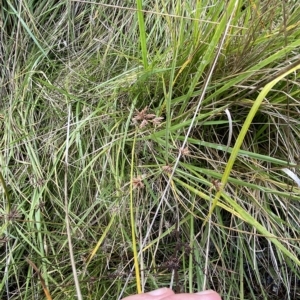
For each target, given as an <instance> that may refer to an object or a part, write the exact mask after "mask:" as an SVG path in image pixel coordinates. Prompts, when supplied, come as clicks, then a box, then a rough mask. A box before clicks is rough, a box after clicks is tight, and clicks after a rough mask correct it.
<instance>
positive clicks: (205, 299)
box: [159, 290, 222, 300]
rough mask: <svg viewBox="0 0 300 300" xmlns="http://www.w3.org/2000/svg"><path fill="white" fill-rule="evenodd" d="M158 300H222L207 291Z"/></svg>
mask: <svg viewBox="0 0 300 300" xmlns="http://www.w3.org/2000/svg"><path fill="white" fill-rule="evenodd" d="M159 299H160V300H222V299H221V297H220V295H219V294H218V293H216V292H215V291H212V290H208V291H203V292H199V293H196V294H175V295H170V296H166V297H163V298H159Z"/></svg>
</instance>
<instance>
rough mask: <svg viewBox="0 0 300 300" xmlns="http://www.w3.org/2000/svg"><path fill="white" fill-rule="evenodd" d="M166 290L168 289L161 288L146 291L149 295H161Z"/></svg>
mask: <svg viewBox="0 0 300 300" xmlns="http://www.w3.org/2000/svg"><path fill="white" fill-rule="evenodd" d="M167 290H168V289H167V288H161V289H158V290H154V291H151V292H148V294H149V295H151V296H161V295H163V294H165V293H166V291H167Z"/></svg>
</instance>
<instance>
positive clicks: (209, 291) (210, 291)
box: [196, 290, 215, 295]
mask: <svg viewBox="0 0 300 300" xmlns="http://www.w3.org/2000/svg"><path fill="white" fill-rule="evenodd" d="M214 293H215V292H214V291H213V290H207V291H203V292H199V293H196V294H197V295H209V294H214Z"/></svg>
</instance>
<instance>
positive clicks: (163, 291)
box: [122, 288, 174, 300]
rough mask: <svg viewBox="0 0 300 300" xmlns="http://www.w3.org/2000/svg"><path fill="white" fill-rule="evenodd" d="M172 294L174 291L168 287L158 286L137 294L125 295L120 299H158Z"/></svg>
mask: <svg viewBox="0 0 300 300" xmlns="http://www.w3.org/2000/svg"><path fill="white" fill-rule="evenodd" d="M172 295H174V292H173V291H172V290H171V289H168V288H160V289H158V290H154V291H151V292H148V293H144V294H138V295H133V296H129V297H126V298H124V299H122V300H160V299H163V298H164V297H169V296H172Z"/></svg>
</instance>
